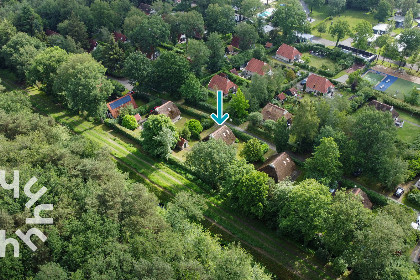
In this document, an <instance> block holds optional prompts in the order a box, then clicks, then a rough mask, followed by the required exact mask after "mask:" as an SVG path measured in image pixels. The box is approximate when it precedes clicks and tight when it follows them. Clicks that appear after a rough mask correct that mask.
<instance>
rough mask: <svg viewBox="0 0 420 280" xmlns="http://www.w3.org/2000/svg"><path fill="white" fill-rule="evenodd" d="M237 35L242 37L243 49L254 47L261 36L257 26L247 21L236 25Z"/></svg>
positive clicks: (240, 45)
mask: <svg viewBox="0 0 420 280" xmlns="http://www.w3.org/2000/svg"><path fill="white" fill-rule="evenodd" d="M235 35H236V36H238V37H239V39H240V40H239V48H241V49H242V50H248V49H250V48H252V47H253V46H254V45H255V43H256V42H257V40H258V38H259V37H258V33H257V30H255V27H254V26H252V25H250V24H248V23H246V22H241V23H240V24H238V25H237V26H235Z"/></svg>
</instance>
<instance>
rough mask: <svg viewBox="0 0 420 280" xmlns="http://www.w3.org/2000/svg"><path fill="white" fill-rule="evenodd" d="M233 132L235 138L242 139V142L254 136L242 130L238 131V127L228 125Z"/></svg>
mask: <svg viewBox="0 0 420 280" xmlns="http://www.w3.org/2000/svg"><path fill="white" fill-rule="evenodd" d="M229 128H230V129H231V130H232V132H233V134H235V136H236V138H238V139H239V140H241V141H243V142H248V141H249V140H251V139H253V138H254V137H252V136H251V135H249V134H246V133H245V132H243V131H240V130H239V129H236V128H233V127H229Z"/></svg>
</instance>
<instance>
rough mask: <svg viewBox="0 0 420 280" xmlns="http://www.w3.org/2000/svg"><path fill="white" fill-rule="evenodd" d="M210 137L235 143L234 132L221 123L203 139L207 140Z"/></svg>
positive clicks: (227, 142) (230, 143)
mask: <svg viewBox="0 0 420 280" xmlns="http://www.w3.org/2000/svg"><path fill="white" fill-rule="evenodd" d="M210 139H216V140H218V139H221V140H223V141H224V142H225V143H226V144H228V145H232V144H233V143H235V140H236V136H235V134H233V132H232V130H231V129H230V128H229V127H228V126H226V125H222V126H221V127H220V128H218V129H217V130H216V131H215V132H213V133H210V134H209V135H208V136H207V137H206V138H204V139H203V141H208V140H210Z"/></svg>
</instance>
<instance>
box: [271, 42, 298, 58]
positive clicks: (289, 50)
mask: <svg viewBox="0 0 420 280" xmlns="http://www.w3.org/2000/svg"><path fill="white" fill-rule="evenodd" d="M276 55H280V56H283V57H285V58H287V59H290V60H294V59H295V56H297V55H302V54H301V53H300V52H299V51H298V50H297V49H296V48H294V47H292V46H289V45H287V44H283V45H281V46H280V47H279V48H278V49H277V52H276Z"/></svg>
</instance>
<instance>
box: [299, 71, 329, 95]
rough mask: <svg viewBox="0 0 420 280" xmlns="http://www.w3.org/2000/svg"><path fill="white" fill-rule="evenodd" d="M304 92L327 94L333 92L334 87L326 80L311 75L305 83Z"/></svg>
mask: <svg viewBox="0 0 420 280" xmlns="http://www.w3.org/2000/svg"><path fill="white" fill-rule="evenodd" d="M306 92H314V93H322V94H328V93H333V92H334V85H333V84H332V83H331V82H330V81H329V80H328V79H326V78H324V77H321V76H318V75H316V74H311V75H310V76H309V77H308V80H307V81H306Z"/></svg>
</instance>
